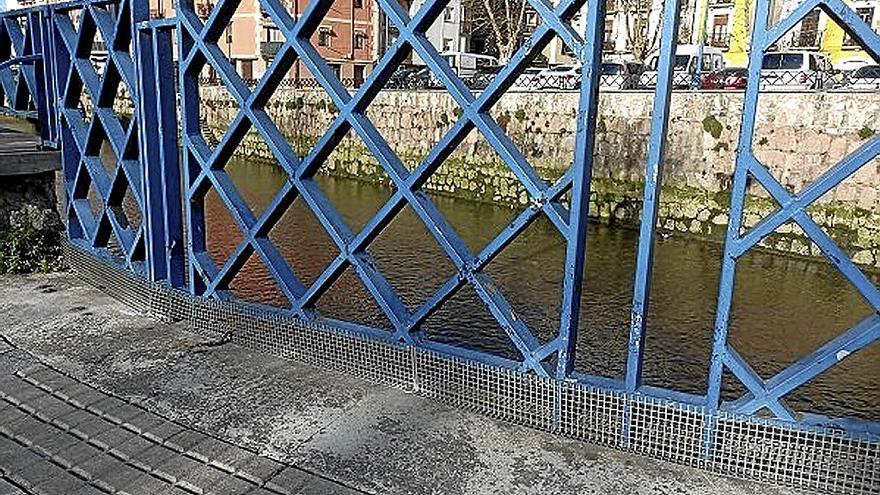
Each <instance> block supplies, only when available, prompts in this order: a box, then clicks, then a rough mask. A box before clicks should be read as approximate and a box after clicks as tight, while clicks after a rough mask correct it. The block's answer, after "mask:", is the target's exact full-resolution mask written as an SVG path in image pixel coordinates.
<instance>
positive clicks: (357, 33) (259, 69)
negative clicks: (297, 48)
mask: <svg viewBox="0 0 880 495" xmlns="http://www.w3.org/2000/svg"><path fill="white" fill-rule="evenodd" d="M245 1H246V0H245ZM308 3H309V0H287V1H285V2H284V5H285V7H286V8H287V11H288V12H289V13H290V14H291V16H293V17H294V18H298V17H299V16H300V15H301V14H302V12H303V11H305V9H306V6H307V5H308ZM377 8H378V6H377V5H376V4H375V2H374V1H373V0H335V1H334V2H333V5H332V6H331V7H330V10H329V11H328V12H327V15H326V16H324V19H323V20H322V21H321V24H320V26H319V27H318V29H317V31H316V32H315V33H314V34H313V35H312V38H311V43H312V46H314V47H315V48H316V49H317V51H318V53H320V54H321V56H322V57H323V58H324V60H325V61H327V63H328V64H329V66H330V68H331V69H333V70H334V72H335V73H336V75H337V77H339V78H340V79H342V80H343V81H345V82H351V83H353V84H355V85H357V84H358V83H359V82H361V81H363V80H364V78H365V77H366V75H367V74H368V73H369V71H370V69H371V67H372V65H373V57H374V48H373V45H374V43H373V40H374V37H375V32H374V29H373V18H374V11H375V10H376V9H377ZM257 24H258V28H257V29H258V31H257V33H256V36H254V35H251V34H248V33H242V35H241V38H242V41H243V43H242V44H243V45H246V42H245V40H246V39H247V38H248V37H250V38H251V39H254V40H255V43H256V45H257V46H256V47H255V48H256V50H255V54H258V55H259V57H258V59H259V62H258V63H257V64H256V65H255V68H254V77H259V76H260V75H262V73H263V72H265V70H266V68H267V67H268V65H269V64H271V63H272V60H273V59H274V57H275V55H276V54H277V53H278V49H279V48H280V47H281V45H282V43H283V42H284V37H283V34H282V33H281V30H280V29H278V26H277V25H276V24H275V22H274V21H273V20H272V18H271V17H270V16H269V15H268V13H267V12H265V11H261V12H260V15H259V16H258V22H257ZM236 39H237V38H236V34H235V33H234V32H233V34H232V42H233V43H234V42H235V41H236ZM247 48H248V49H250V48H251V47H250V46H248V47H247ZM233 55H235V56H238V54H237V53H235V52H233ZM289 77H290V78H291V79H295V80H306V79H312V78H313V76H312V74H310V73H309V72H308V69H306V67H305V66H304V65H303V64H302V62H301V61H299V60H298V61H297V62H296V64H295V65H294V67H293V68H292V69H291V70H290V74H289Z"/></svg>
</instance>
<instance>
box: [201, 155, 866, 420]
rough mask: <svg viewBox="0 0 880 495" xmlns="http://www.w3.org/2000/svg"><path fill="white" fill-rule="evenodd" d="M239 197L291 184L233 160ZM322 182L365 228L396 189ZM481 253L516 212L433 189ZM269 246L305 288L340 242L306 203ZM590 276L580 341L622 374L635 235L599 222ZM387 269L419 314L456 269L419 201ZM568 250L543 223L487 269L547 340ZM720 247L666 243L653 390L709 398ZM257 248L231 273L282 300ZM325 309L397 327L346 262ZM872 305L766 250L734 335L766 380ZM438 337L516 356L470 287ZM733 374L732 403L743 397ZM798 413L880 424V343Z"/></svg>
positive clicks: (740, 295) (250, 291)
mask: <svg viewBox="0 0 880 495" xmlns="http://www.w3.org/2000/svg"><path fill="white" fill-rule="evenodd" d="M227 170H228V171H229V173H230V175H231V176H232V178H233V180H234V181H235V183H236V185H237V187H238V188H239V190H240V192H241V194H242V195H243V196H244V197H245V199H246V200H247V201H248V202H249V204H250V206H251V208H252V209H253V210H254V211H255V213H257V214H259V213H260V212H262V210H263V209H264V208H265V206H266V205H267V204H268V203H269V201H270V200H271V198H272V196H273V195H274V193H275V192H276V191H277V190H278V189H279V188H280V187H281V185H282V184H283V182H284V180H285V176H284V174H283V172H282V171H281V170H280V169H278V168H276V167H274V166H271V165H262V164H258V163H242V162H234V163H232V164H230V166H229V167H227ZM319 183H320V186H321V188H322V190H323V191H324V192H325V194H327V196H328V197H329V198H330V200H331V201H332V202H333V203H334V205H336V207H337V208H338V209H339V211H340V212H341V214H342V216H343V218H344V219H345V220H346V222H347V223H348V224H349V226H350V227H351V228H352V229H353V230H355V231H357V230H358V229H359V228H360V227H361V226H362V225H363V224H364V223H365V222H366V221H367V220H368V219H369V218H370V217H371V216H372V215H373V214H374V213H375V212H376V210H378V209H379V208H380V207H381V206H382V204H384V202H385V201H386V200H387V199H388V197H389V196H390V191H388V190H385V189H382V188H379V187H375V186H373V185H369V184H363V183H358V182H354V181H347V180H339V179H332V178H326V177H323V178H321V179H320V180H319ZM433 199H434V201H435V203H436V204H437V206H438V207H439V208H440V209H441V210H442V212H443V213H444V214H445V215H446V216H447V219H448V220H449V222H450V223H451V224H452V225H453V227H454V228H455V229H456V231H457V232H458V233H459V235H461V236H462V237H463V238H464V239H465V240H466V242H467V243H468V245H469V247H470V248H471V250H472V251H475V252H476V251H477V250H479V249H480V248H482V247H483V246H485V245H486V244H487V243H488V242H489V241H490V240H491V239H492V238H493V237H494V235H496V234H497V233H498V232H499V231H500V230H501V229H502V228H503V227H504V226H506V225H507V223H509V222H510V220H512V219H513V217H514V216H515V215H516V214H517V213H518V212H517V211H512V210H508V209H506V208H498V207H493V206H489V205H479V204H474V203H470V202H466V201H461V200H455V199H449V198H441V197H434V198H433ZM207 223H208V244H209V250H210V251H211V253H212V256H213V257H214V258H215V260H217V261H218V262H219V261H221V260H222V259H224V258H225V257H226V256H227V255H228V253H230V252H231V251H232V250H233V249H234V248H235V246H236V245H237V244H238V243H239V242H240V241H241V234H240V233H239V231H238V230H237V228H236V227H234V224H233V222H232V220H231V217H230V216H229V214H228V213H226V212H225V209H224V207H223V205H222V204H221V202H220V200H219V198H218V197H217V196H216V194H215V193H213V192H211V193H209V196H208V200H207ZM270 238H271V239H272V241H274V243H275V245H276V246H277V247H278V249H279V250H280V251H281V252H282V253H283V254H284V256H285V258H286V259H287V260H288V263H290V265H291V267H292V268H293V270H294V272H295V273H296V274H297V275H298V276H299V277H300V278H301V279H302V280H303V282H304V283H306V284H309V283H311V282H312V281H314V280H315V279H316V278H317V276H318V275H319V274H320V273H321V271H322V270H323V269H324V268H325V267H326V266H327V265H328V263H329V262H330V261H331V260H332V259H333V258H334V257H335V256H336V254H337V250H336V249H335V246H334V245H333V243H332V242H331V240H330V239H329V237H328V236H327V235H326V234H325V233H324V232H323V230H322V228H321V227H320V224H319V223H318V221H317V220H316V219H315V218H314V217H313V216H312V215H311V213H310V212H309V211H308V208H307V207H306V206H305V205H304V203H303V202H302V201H300V200H297V201H296V202H295V203H294V205H293V206H292V207H291V208H290V210H289V211H288V212H287V213H286V214H285V215H284V216H283V217H282V218H281V220H280V221H279V223H278V224H277V226H276V227H275V228H274V230H273V233H272V234H271V235H270ZM588 239H589V240H588V254H587V260H586V266H587V268H586V282H585V291H584V297H583V305H582V314H581V325H580V330H579V335H578V339H577V356H576V362H577V368H578V369H579V370H581V371H585V372H589V373H595V374H600V375H604V376H609V377H622V376H623V373H624V368H625V362H626V340H627V331H628V323H629V311H630V300H631V297H632V284H633V273H634V266H635V258H636V247H637V244H638V233H637V232H634V231H630V230H624V229H614V228H608V227H603V226H599V225H593V226H591V228H590V230H589V238H588ZM368 251H369V253H370V254H371V255H372V256H373V257H374V259H375V262H376V264H377V266H378V267H379V269H380V270H381V271H382V272H383V273H384V274H385V276H386V277H387V278H388V279H389V281H390V282H391V284H392V285H393V286H394V287H395V289H396V290H397V291H398V293H399V294H400V296H401V297H402V298H403V300H404V301H405V302H406V303H407V305H408V306H409V307H410V309H414V308H415V307H417V306H418V305H420V304H421V303H423V302H424V301H425V300H426V299H427V298H428V297H429V296H430V295H431V294H432V293H433V292H434V291H435V290H436V289H437V288H438V287H439V286H440V285H441V284H442V283H443V282H444V281H446V280H447V278H449V277H450V276H452V275H453V273H454V270H453V265H452V264H451V263H450V262H448V261H447V260H446V258H445V256H444V255H443V253H442V251H441V249H440V248H439V246H438V245H437V243H436V242H435V240H434V238H433V237H431V236H430V235H429V233H428V232H427V230H426V229H425V227H424V226H423V225H422V224H421V222H420V221H419V220H418V218H417V217H416V216H415V214H414V213H412V212H411V211H409V210H405V211H404V212H403V213H401V214H400V216H398V218H397V219H395V221H394V222H393V223H392V224H391V226H390V227H389V228H388V229H387V230H386V231H385V232H384V233H383V234H382V235H381V236H380V237H379V238H378V239H377V240H376V241H374V243H373V244H372V245H371V246H370V248H369V249H368ZM564 253H565V246H564V244H563V242H562V240H561V238H560V236H559V235H558V232H557V231H556V230H555V229H554V228H553V226H552V225H550V224H549V222H547V221H545V220H541V221H539V222H537V223H536V224H534V225H532V226H531V227H529V229H528V230H527V231H526V232H525V234H524V236H522V237H521V238H520V239H518V240H517V241H516V242H515V243H514V244H513V245H511V246H510V247H508V248H507V250H506V251H505V252H504V253H503V254H502V255H501V256H500V257H499V258H498V259H496V260H495V261H493V262H492V263H491V264H490V265H489V266H488V268H487V269H486V272H487V273H488V274H489V275H490V276H491V277H492V278H493V280H494V281H495V282H496V283H497V285H498V286H499V287H500V288H501V290H502V292H503V293H504V294H505V296H506V297H507V299H508V300H509V301H510V302H511V303H512V304H513V306H514V308H515V309H516V311H517V314H518V316H519V317H521V318H522V319H523V320H524V321H525V322H526V323H527V324H528V325H529V327H530V328H531V329H532V331H533V332H534V333H536V335H538V336H539V337H540V339H541V340H542V341H546V340H548V339H549V338H550V336H551V335H553V334H554V333H555V329H556V328H557V326H558V321H559V316H558V315H559V306H560V300H561V296H560V290H561V286H562V264H563V263H562V261H563V258H564ZM720 258H721V246H720V245H718V244H714V243H707V242H702V241H698V240H694V239H685V238H677V237H674V238H667V239H660V240H658V244H657V251H656V263H655V272H654V278H653V289H652V294H651V310H650V315H649V324H648V337H647V339H648V342H647V346H646V352H645V354H646V364H645V379H646V382H647V383H649V384H652V385H658V386H665V387H671V388H676V389H678V390H682V391H687V392H694V393H705V388H706V384H705V381H706V379H705V376H706V371H707V369H708V366H709V355H710V352H711V335H712V326H713V322H714V317H715V303H716V295H717V287H718V278H719V266H720V263H719V262H720ZM256 260H257V257H256V255H255V256H254V258H253V259H252V260H250V261H249V262H248V263H247V264H246V265H245V267H244V269H243V270H242V272H241V273H240V274H239V275H238V276H237V277H236V279H235V280H234V281H233V284H232V288H233V290H234V291H235V293H236V295H237V296H238V297H241V298H244V299H247V300H251V301H256V302H262V303H270V304H276V305H280V304H283V301H284V300H283V298H282V296H281V295H280V292H279V291H278V290H277V288H276V287H275V285H274V282H273V281H272V279H271V276H270V275H269V273H268V272H267V271H266V270H265V269H264V268H262V267H261V265H260V263H258V262H257V261H256ZM318 308H319V310H321V311H322V312H323V313H324V314H326V315H328V316H331V317H335V318H341V319H345V320H350V321H356V322H361V323H366V324H370V325H373V326H379V327H385V328H388V327H390V325H389V324H388V322H387V320H385V318H384V316H383V315H382V312H381V311H380V310H379V309H378V307H376V305H375V304H374V303H372V300H371V298H370V297H369V296H368V294H367V292H366V290H365V289H363V287H362V286H361V285H360V282H359V279H358V278H357V276H356V275H354V274H353V272H351V269H349V271H348V272H346V274H345V275H343V277H342V278H341V279H340V280H338V281H337V282H336V284H335V285H334V286H333V287H332V288H331V289H330V291H329V292H328V293H327V294H326V295H325V296H324V297H323V298H322V299H321V300H320V301H319V303H318ZM870 314H871V310H870V309H869V307H868V306H867V305H866V304H865V303H864V302H863V301H862V300H861V298H860V297H859V296H858V294H857V293H856V292H855V290H853V289H851V288H850V287H849V286H848V285H847V283H846V281H845V280H844V279H843V278H842V277H841V276H840V275H838V274H837V273H836V271H835V270H834V269H833V268H832V267H830V266H828V265H827V264H825V263H820V262H814V261H807V260H803V259H796V258H791V257H787V256H781V255H776V254H768V253H762V252H756V253H752V254H750V255H748V256H747V257H746V258H744V259H743V261H742V262H741V263H740V269H739V272H738V277H737V293H736V298H735V302H734V310H733V317H732V320H731V342H732V343H733V345H734V346H735V347H736V348H737V350H739V351H740V353H741V354H743V355H744V356H745V357H746V358H747V359H748V360H749V361H750V362H751V363H752V365H753V366H754V367H755V369H756V370H757V371H758V372H759V373H760V374H761V375H762V376H764V377H765V378H769V377H770V376H772V375H773V374H774V373H776V372H778V371H780V370H782V369H783V368H784V367H785V366H786V365H787V364H790V363H792V362H793V361H795V360H796V359H797V358H798V357H800V356H802V355H804V354H806V353H807V352H809V351H810V350H812V349H814V348H816V347H818V346H819V345H821V344H822V343H824V342H826V341H828V340H830V339H831V338H833V337H834V336H836V335H837V334H839V333H840V332H842V331H844V330H846V329H848V328H850V327H851V326H852V325H854V324H855V323H857V322H858V321H861V320H862V319H864V318H865V317H867V316H869V315H870ZM425 329H426V331H427V334H428V335H429V336H430V338H432V339H435V340H437V341H442V342H448V343H454V344H457V345H462V346H467V347H471V348H475V349H480V350H485V351H490V352H493V353H496V354H500V355H505V356H509V357H516V356H517V353H516V352H515V350H514V349H513V347H512V346H511V345H510V344H508V341H507V338H506V336H505V335H504V332H503V331H502V330H501V329H500V327H499V326H498V324H497V323H496V322H495V321H494V319H493V318H492V316H491V314H489V312H488V311H487V310H486V308H485V306H484V305H483V304H482V302H481V301H480V300H479V299H478V298H477V296H476V294H475V293H474V291H473V289H472V288H470V287H466V288H465V289H463V290H462V291H461V292H460V293H459V294H458V295H457V296H456V297H455V298H453V299H452V300H451V301H449V302H448V303H447V304H446V305H445V306H444V307H443V308H442V309H441V310H440V311H439V312H438V313H437V314H435V315H434V316H433V317H432V318H431V319H430V320H428V322H427V323H426V325H425ZM742 392H743V390H742V387H739V386H737V383H735V380H733V379H729V380H726V383H725V395H726V397H727V398H735V397H738V396H739V395H740V394H742ZM787 403H788V404H789V405H791V406H792V407H793V408H794V409H795V410H799V411H813V412H818V413H824V414H830V415H845V416H855V417H861V418H866V419H874V420H880V348H878V346H877V345H875V346H873V347H872V348H868V349H866V350H865V351H863V352H862V353H859V354H856V355H853V356H851V357H849V358H847V360H846V361H844V362H843V363H841V364H840V365H839V366H838V367H837V368H835V369H833V370H831V371H829V372H828V373H826V374H825V375H823V376H821V377H819V378H818V379H816V380H814V381H813V382H811V383H809V384H808V385H807V386H805V387H802V388H801V389H799V390H797V391H795V392H794V393H792V394H791V395H790V396H788V400H787Z"/></svg>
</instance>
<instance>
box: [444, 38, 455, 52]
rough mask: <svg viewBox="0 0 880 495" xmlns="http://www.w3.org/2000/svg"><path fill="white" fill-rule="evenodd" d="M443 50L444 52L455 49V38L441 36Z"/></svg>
mask: <svg viewBox="0 0 880 495" xmlns="http://www.w3.org/2000/svg"><path fill="white" fill-rule="evenodd" d="M443 51H444V52H452V51H455V40H454V39H452V38H443Z"/></svg>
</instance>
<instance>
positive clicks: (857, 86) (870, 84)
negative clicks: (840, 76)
mask: <svg viewBox="0 0 880 495" xmlns="http://www.w3.org/2000/svg"><path fill="white" fill-rule="evenodd" d="M846 89H852V90H855V91H876V90H880V65H866V66H864V67H862V68H861V69H858V70H856V71H855V72H853V73H852V74H851V75H850V76H849V80H848V81H847V84H846Z"/></svg>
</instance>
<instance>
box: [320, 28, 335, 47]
mask: <svg viewBox="0 0 880 495" xmlns="http://www.w3.org/2000/svg"><path fill="white" fill-rule="evenodd" d="M331 38H333V30H332V29H331V28H329V27H323V26H322V27H321V28H319V29H318V46H330V40H331Z"/></svg>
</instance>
